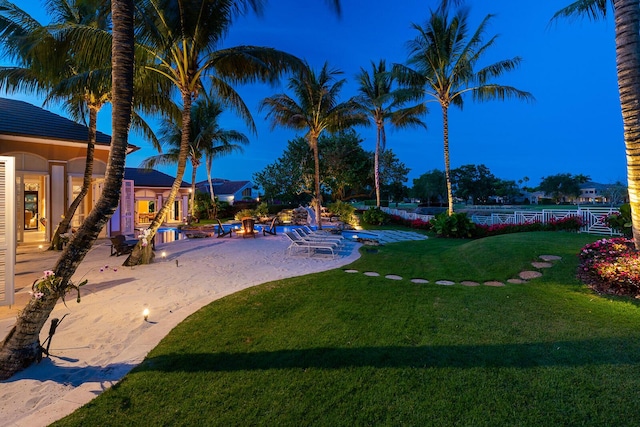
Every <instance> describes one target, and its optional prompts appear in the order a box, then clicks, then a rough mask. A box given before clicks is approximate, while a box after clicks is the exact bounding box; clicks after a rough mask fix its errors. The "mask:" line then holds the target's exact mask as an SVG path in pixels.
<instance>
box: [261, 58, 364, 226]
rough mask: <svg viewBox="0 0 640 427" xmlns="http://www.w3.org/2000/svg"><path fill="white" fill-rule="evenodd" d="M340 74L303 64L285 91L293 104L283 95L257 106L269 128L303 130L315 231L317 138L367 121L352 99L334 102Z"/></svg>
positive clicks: (319, 197) (318, 205)
mask: <svg viewBox="0 0 640 427" xmlns="http://www.w3.org/2000/svg"><path fill="white" fill-rule="evenodd" d="M340 74H342V72H341V71H339V70H337V69H330V68H329V64H328V63H326V62H325V64H324V65H323V67H322V69H321V70H320V73H317V74H316V73H315V72H314V71H313V70H312V69H311V68H310V67H309V65H308V64H305V69H303V70H301V71H300V72H298V73H297V74H295V75H294V76H293V77H291V78H290V79H289V84H288V88H289V89H290V90H291V91H293V93H294V94H295V97H296V98H297V101H296V100H295V99H293V98H291V97H290V96H289V95H287V94H278V95H274V96H271V97H268V98H265V99H264V100H263V101H262V102H261V103H260V110H262V109H265V108H266V109H268V111H267V118H269V117H270V118H271V126H272V128H274V127H275V126H276V125H280V126H284V127H288V128H290V129H296V130H306V131H307V134H306V136H305V138H306V140H307V143H308V144H309V147H310V148H311V150H312V151H313V160H314V163H315V174H314V178H315V211H316V218H317V219H318V227H319V228H322V221H320V218H321V215H320V213H321V206H322V194H321V193H320V156H319V153H318V137H319V136H320V134H321V133H322V132H324V131H325V130H327V131H329V132H337V131H339V130H344V129H347V128H349V127H351V126H354V125H357V124H365V123H366V122H367V118H366V116H365V115H364V114H363V113H362V112H361V111H360V107H359V105H358V103H357V102H356V101H355V100H354V99H353V98H352V99H349V100H348V101H346V102H341V103H339V102H338V94H339V92H340V89H342V86H344V84H345V83H346V80H345V79H341V80H336V78H337V76H338V75H340Z"/></svg>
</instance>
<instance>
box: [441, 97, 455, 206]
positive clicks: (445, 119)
mask: <svg viewBox="0 0 640 427" xmlns="http://www.w3.org/2000/svg"><path fill="white" fill-rule="evenodd" d="M442 125H443V128H444V130H443V135H444V177H445V180H446V181H447V200H448V201H449V210H448V212H449V216H451V215H453V191H452V190H451V164H450V162H449V110H448V107H447V106H446V105H442Z"/></svg>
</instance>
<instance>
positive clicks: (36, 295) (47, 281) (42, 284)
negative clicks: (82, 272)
mask: <svg viewBox="0 0 640 427" xmlns="http://www.w3.org/2000/svg"><path fill="white" fill-rule="evenodd" d="M86 284H87V280H84V281H82V282H80V284H78V285H74V284H73V283H72V282H71V281H69V282H67V284H66V285H64V284H63V281H62V277H58V276H56V274H55V273H54V272H53V271H51V270H46V271H45V272H44V277H42V278H40V279H38V280H36V281H35V282H33V285H31V292H30V294H31V297H32V298H33V299H35V300H41V299H43V298H45V297H49V296H55V297H56V299H57V298H58V297H60V298H62V301H63V302H64V295H65V294H66V293H67V292H68V291H69V289H75V290H76V291H77V292H78V298H77V299H76V301H77V302H80V287H81V286H84V285H86Z"/></svg>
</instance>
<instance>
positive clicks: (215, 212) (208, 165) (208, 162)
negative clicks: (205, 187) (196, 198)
mask: <svg viewBox="0 0 640 427" xmlns="http://www.w3.org/2000/svg"><path fill="white" fill-rule="evenodd" d="M212 162H213V159H212V158H211V157H209V156H207V159H206V165H205V167H206V168H207V181H209V194H211V206H212V209H213V219H216V218H218V204H217V203H216V194H215V193H214V191H213V181H212V180H211V164H212Z"/></svg>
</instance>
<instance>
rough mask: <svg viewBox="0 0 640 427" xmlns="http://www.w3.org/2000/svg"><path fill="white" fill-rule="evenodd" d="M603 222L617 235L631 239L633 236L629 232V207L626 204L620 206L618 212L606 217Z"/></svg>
mask: <svg viewBox="0 0 640 427" xmlns="http://www.w3.org/2000/svg"><path fill="white" fill-rule="evenodd" d="M604 222H605V223H606V224H607V225H608V226H609V227H611V228H613V229H614V230H616V231H617V232H618V233H621V234H622V235H624V236H627V237H631V236H632V235H633V232H632V231H631V230H632V229H631V205H629V203H626V204H624V205H622V206H620V212H619V213H612V214H611V215H609V216H607V217H606V218H605V220H604Z"/></svg>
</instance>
